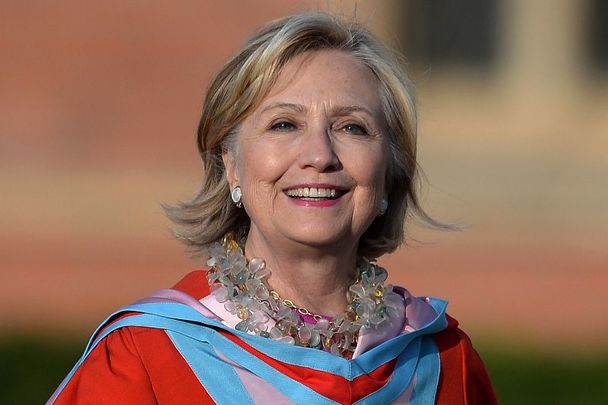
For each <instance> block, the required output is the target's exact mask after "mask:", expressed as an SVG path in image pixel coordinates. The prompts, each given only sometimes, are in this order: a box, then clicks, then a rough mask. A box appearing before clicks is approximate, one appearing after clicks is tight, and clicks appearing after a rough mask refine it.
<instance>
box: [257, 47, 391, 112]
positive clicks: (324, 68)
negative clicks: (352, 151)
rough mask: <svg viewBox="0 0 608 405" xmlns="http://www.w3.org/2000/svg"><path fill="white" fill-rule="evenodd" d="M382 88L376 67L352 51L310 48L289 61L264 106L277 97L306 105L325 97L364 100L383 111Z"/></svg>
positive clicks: (345, 101)
mask: <svg viewBox="0 0 608 405" xmlns="http://www.w3.org/2000/svg"><path fill="white" fill-rule="evenodd" d="M379 89H380V86H379V85H378V80H377V79H376V77H375V76H374V74H373V73H372V71H371V70H370V69H369V68H368V67H367V66H365V65H364V64H363V62H361V61H360V60H359V59H357V58H356V57H354V56H353V55H351V54H350V53H348V52H346V51H340V50H316V51H309V52H305V53H303V54H300V55H297V56H295V57H294V58H292V59H291V60H290V61H289V62H287V63H286V64H285V66H284V67H283V68H282V69H281V72H280V73H279V75H278V76H277V79H276V81H275V83H274V85H273V86H272V87H271V88H270V91H269V92H268V94H267V95H266V97H265V98H264V100H262V103H261V105H260V107H262V108H263V107H264V105H267V104H269V103H272V102H276V101H285V102H294V103H301V104H303V105H305V106H306V104H308V103H310V102H313V101H315V100H317V101H318V100H323V101H325V102H330V103H332V104H339V105H344V106H348V105H358V104H361V103H363V104H366V106H367V107H368V108H369V109H371V110H374V111H375V112H376V111H377V112H378V113H379V112H380V93H379Z"/></svg>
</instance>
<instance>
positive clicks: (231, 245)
mask: <svg viewBox="0 0 608 405" xmlns="http://www.w3.org/2000/svg"><path fill="white" fill-rule="evenodd" d="M226 248H227V249H228V251H229V252H234V251H235V250H237V249H238V248H239V244H238V243H236V241H235V240H234V239H230V240H229V241H228V246H227V247H226Z"/></svg>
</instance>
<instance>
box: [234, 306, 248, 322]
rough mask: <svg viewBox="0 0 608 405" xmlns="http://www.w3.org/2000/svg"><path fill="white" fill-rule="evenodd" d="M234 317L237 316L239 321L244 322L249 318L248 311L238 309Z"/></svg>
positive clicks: (242, 308)
mask: <svg viewBox="0 0 608 405" xmlns="http://www.w3.org/2000/svg"><path fill="white" fill-rule="evenodd" d="M236 316H238V317H239V319H242V320H245V319H247V318H249V311H248V310H247V308H245V307H239V309H237V314H236Z"/></svg>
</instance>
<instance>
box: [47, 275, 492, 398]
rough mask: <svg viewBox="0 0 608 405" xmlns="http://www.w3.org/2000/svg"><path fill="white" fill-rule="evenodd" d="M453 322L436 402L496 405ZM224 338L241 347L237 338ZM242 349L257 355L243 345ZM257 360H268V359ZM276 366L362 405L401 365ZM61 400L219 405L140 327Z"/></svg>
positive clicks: (112, 346) (201, 284) (438, 339)
mask: <svg viewBox="0 0 608 405" xmlns="http://www.w3.org/2000/svg"><path fill="white" fill-rule="evenodd" d="M173 288H174V289H176V290H179V291H182V292H184V293H187V294H188V295H190V296H192V297H194V298H195V299H197V300H198V299H200V298H202V297H204V296H206V295H207V294H208V293H209V290H208V287H207V283H206V278H205V274H204V272H202V271H197V272H193V273H190V274H188V275H187V276H186V277H185V278H184V279H182V280H181V281H180V282H179V283H178V284H177V285H176V286H174V287H173ZM447 319H448V324H447V327H446V328H445V329H443V330H442V331H440V332H439V333H435V334H434V335H432V339H433V340H434V343H435V345H436V347H437V349H438V352H439V358H440V374H439V381H438V384H437V389H436V394H435V403H436V404H442V405H458V404H490V405H491V404H496V403H497V401H496V397H495V394H494V391H493V389H492V385H491V382H490V379H489V377H488V374H487V372H486V370H485V367H484V365H483V363H482V361H481V359H480V357H479V355H478V354H477V352H476V351H475V350H474V349H473V347H472V345H471V341H470V340H469V338H468V337H467V335H466V334H465V333H464V332H462V331H461V330H460V329H458V322H457V321H456V320H455V319H453V318H451V317H447ZM113 321H114V322H115V321H116V319H114V320H113ZM222 334H223V335H225V336H226V337H228V338H229V339H232V340H235V341H239V339H238V338H236V337H234V336H232V335H231V334H230V333H229V332H226V331H223V332H222ZM239 344H240V345H241V346H243V347H244V348H245V349H246V350H248V351H255V348H251V347H249V346H247V345H246V344H244V343H242V342H240V341H239ZM256 355H258V356H264V354H263V353H262V354H260V353H256ZM269 361H270V362H271V364H273V366H274V367H276V368H277V369H280V371H281V372H283V373H287V374H290V373H291V374H292V375H295V377H294V378H297V379H298V381H300V382H301V383H302V384H304V385H307V386H309V387H313V389H315V390H317V391H319V392H321V393H323V394H324V395H326V396H328V397H330V398H332V399H333V400H334V401H335V402H337V403H342V404H351V403H355V402H356V401H357V400H360V399H361V398H364V397H365V395H366V390H371V389H376V388H378V387H381V386H382V385H383V384H385V383H386V382H387V381H388V380H389V379H390V378H391V373H392V372H393V368H394V366H395V362H387V363H386V364H385V365H384V366H382V367H378V368H377V369H376V370H374V371H373V372H371V373H369V375H367V374H365V375H362V376H360V377H358V378H356V379H354V380H353V381H347V380H344V379H337V378H332V377H328V375H326V374H324V373H322V372H319V371H316V370H313V369H305V370H304V372H302V368H301V367H300V368H298V370H293V369H290V366H289V365H285V364H284V363H280V362H276V361H273V360H272V359H270V360H269ZM226 384H229V382H228V381H226ZM53 399H54V402H52V403H55V404H117V403H120V404H153V403H159V404H183V405H185V404H214V403H215V402H214V400H213V399H212V396H211V395H209V393H208V391H207V390H206V389H205V387H204V385H203V384H202V383H201V381H199V378H197V375H196V374H195V373H194V372H193V371H192V369H191V367H190V365H189V364H188V362H187V361H186V360H185V359H184V357H183V356H182V355H181V354H180V353H179V352H178V350H177V349H176V346H175V345H174V344H173V342H172V341H171V339H170V338H169V336H168V335H167V334H166V333H164V331H163V330H161V329H154V328H147V327H137V326H128V327H123V328H120V329H117V330H115V331H113V332H111V333H109V334H108V335H107V336H106V337H105V338H104V339H103V340H101V341H100V343H99V344H98V345H97V346H96V347H95V348H94V349H93V350H92V351H91V352H90V354H89V355H88V357H87V358H86V360H85V361H84V362H83V363H82V365H81V366H80V367H79V368H78V369H77V370H76V371H75V373H74V374H73V375H72V376H71V378H69V381H67V384H66V385H65V386H64V387H63V389H62V390H61V391H60V392H59V395H58V396H57V397H56V398H52V399H51V400H53ZM397 402H398V401H397ZM412 403H415V402H412Z"/></svg>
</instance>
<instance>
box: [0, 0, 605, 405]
mask: <svg viewBox="0 0 608 405" xmlns="http://www.w3.org/2000/svg"><path fill="white" fill-rule="evenodd" d="M305 10H322V11H330V12H333V13H336V14H341V15H344V16H346V17H348V18H355V19H357V20H359V21H361V22H363V23H365V24H367V25H368V26H369V27H370V28H371V30H372V31H374V32H375V33H376V34H377V35H378V36H380V37H381V38H383V39H384V40H386V41H387V42H388V43H389V44H391V45H392V46H394V47H396V48H398V49H400V50H401V51H403V52H404V54H405V55H406V59H407V61H408V68H409V69H410V71H411V73H412V76H413V77H414V79H415V82H416V85H417V91H418V99H419V108H420V132H419V155H420V161H421V165H422V167H423V169H424V172H425V174H426V178H427V182H426V183H425V184H424V185H423V186H424V189H423V190H424V191H423V201H424V205H425V206H426V207H427V209H428V210H429V211H430V212H431V213H432V214H433V215H434V216H436V217H437V218H439V219H441V220H444V221H447V222H454V223H459V224H463V225H465V227H464V230H463V231H462V232H449V233H445V232H434V231H429V230H425V229H423V228H421V227H417V226H416V225H415V224H412V225H411V226H410V227H409V234H410V236H411V242H410V244H409V246H407V247H404V248H402V249H401V250H399V251H398V252H397V253H395V254H393V255H391V256H390V257H385V258H383V259H382V263H383V264H385V265H386V266H387V267H388V269H389V272H390V274H391V278H392V281H393V282H394V283H396V284H401V285H404V286H406V287H407V288H409V289H410V290H411V291H412V292H414V293H415V294H419V295H433V296H439V297H444V298H448V299H449V300H450V307H449V308H450V313H451V314H452V315H453V316H454V317H456V318H457V319H459V320H460V323H461V327H462V328H463V329H465V330H466V331H467V332H468V333H469V335H470V336H471V338H472V339H473V341H474V343H475V344H476V347H477V348H478V350H479V351H480V352H481V354H482V356H483V357H484V360H485V362H486V364H487V366H488V368H489V370H490V373H491V374H492V377H493V379H494V383H495V385H496V390H497V391H498V394H499V397H500V399H501V400H502V403H505V404H506V403H513V404H524V403H531V404H541V403H550V404H556V403H604V402H603V401H605V399H606V398H607V397H608V392H607V387H606V384H605V381H607V380H608V342H607V338H608V316H607V312H608V311H607V309H608V306H607V305H606V303H605V300H606V295H605V294H604V291H605V290H606V288H607V287H608V209H607V207H608V187H607V186H608V2H605V1H602V0H533V1H526V0H458V1H456V0H409V1H397V0H393V1H373V2H372V1H357V2H354V1H318V0H317V1H290V2H285V1H279V0H268V1H236V0H229V1H223V2H212V1H194V0H192V1H180V2H169V1H165V2H160V1H127V2H125V1H115V0H107V1H103V2H98V1H97V2H95V1H69V0H62V1H42V0H41V1H16V0H15V1H11V0H4V1H1V2H0V275H1V279H0V384H1V385H0V402H2V403H40V402H42V401H44V400H45V399H46V398H47V397H48V396H49V395H50V394H51V392H52V391H53V389H54V388H55V387H56V386H57V385H58V384H59V382H60V380H61V379H62V378H63V376H65V374H67V372H68V370H69V368H70V367H71V365H72V364H73V363H74V362H75V360H76V358H77V357H78V356H79V353H80V352H81V351H82V349H83V347H84V344H85V340H86V338H87V336H88V334H90V333H91V331H92V330H93V329H94V327H95V326H96V325H97V324H98V323H99V322H100V321H101V320H103V319H104V317H105V316H106V315H107V314H109V313H110V312H111V311H113V310H114V309H116V308H118V307H120V306H122V305H125V304H127V303H130V302H132V301H134V300H136V299H137V298H140V297H142V296H145V295H146V294H148V293H150V292H151V291H154V290H156V289H159V288H163V287H167V286H171V285H173V284H174V283H175V282H176V281H177V280H178V279H179V278H180V277H181V276H182V275H184V274H185V273H187V272H188V271H191V270H193V269H197V268H200V267H201V263H199V262H197V261H193V260H191V259H189V258H188V257H187V255H186V254H184V252H183V249H182V247H181V246H180V245H179V244H178V243H177V242H175V241H174V240H172V238H171V236H170V233H169V231H168V228H169V225H170V224H169V222H168V221H167V219H165V217H164V215H163V213H162V210H161V208H160V204H161V203H163V202H165V203H172V202H175V201H176V200H179V199H185V198H188V197H190V196H191V195H192V194H193V193H194V191H195V190H196V189H197V187H198V183H199V181H200V179H201V170H200V165H199V159H198V156H197V152H196V147H195V130H196V126H197V123H198V118H199V113H200V109H201V105H202V100H203V97H204V93H205V88H206V85H207V83H208V81H209V79H210V77H211V76H212V74H213V72H215V71H217V70H218V69H219V68H220V67H221V65H222V63H223V62H224V61H225V60H226V59H227V58H228V57H229V56H230V55H232V54H233V53H235V52H236V51H237V50H238V48H239V46H240V45H241V44H242V43H243V42H244V41H245V39H246V38H247V37H248V36H249V35H250V34H251V33H252V31H253V30H254V29H255V27H257V26H259V25H260V24H262V23H264V22H266V21H268V20H271V19H275V18H278V17H281V16H284V15H288V14H293V13H297V12H301V11H305Z"/></svg>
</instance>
